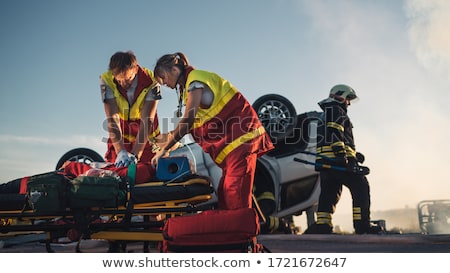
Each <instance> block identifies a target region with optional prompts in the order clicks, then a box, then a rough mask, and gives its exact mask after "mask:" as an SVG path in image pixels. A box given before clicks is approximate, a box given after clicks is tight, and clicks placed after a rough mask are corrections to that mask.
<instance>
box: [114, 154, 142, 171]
mask: <svg viewBox="0 0 450 273" xmlns="http://www.w3.org/2000/svg"><path fill="white" fill-rule="evenodd" d="M131 163H137V158H136V156H135V155H133V154H132V153H129V152H127V151H126V150H121V151H120V152H119V153H118V154H117V158H116V162H115V163H114V165H115V166H116V167H127V166H128V165H130V164H131Z"/></svg>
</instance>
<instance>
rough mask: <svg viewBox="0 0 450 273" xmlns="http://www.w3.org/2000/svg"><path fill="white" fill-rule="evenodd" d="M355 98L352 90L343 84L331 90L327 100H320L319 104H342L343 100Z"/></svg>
mask: <svg viewBox="0 0 450 273" xmlns="http://www.w3.org/2000/svg"><path fill="white" fill-rule="evenodd" d="M356 98H358V97H357V96H356V93H355V90H353V88H351V87H350V86H348V85H345V84H338V85H335V86H333V88H331V90H330V95H329V96H328V98H326V99H324V100H322V101H321V102H319V104H323V103H327V102H332V101H335V102H338V103H344V102H345V100H354V99H356Z"/></svg>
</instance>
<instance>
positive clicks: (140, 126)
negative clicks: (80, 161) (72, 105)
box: [100, 51, 161, 167]
mask: <svg viewBox="0 0 450 273" xmlns="http://www.w3.org/2000/svg"><path fill="white" fill-rule="evenodd" d="M100 89H101V94H102V100H103V103H104V107H105V113H106V119H107V122H108V133H109V138H108V149H107V151H106V154H105V159H106V161H108V162H114V163H115V165H116V167H123V166H128V165H129V164H131V163H133V162H134V163H137V162H138V161H142V162H150V161H151V159H152V157H153V155H154V149H156V148H157V147H156V146H155V145H156V144H154V143H155V142H154V139H155V137H157V136H158V135H159V126H158V116H157V113H156V108H157V104H158V100H160V99H161V95H160V85H159V84H158V83H157V82H156V81H155V79H154V77H153V72H152V71H151V70H149V69H147V68H145V67H141V66H139V64H138V62H137V59H136V56H135V55H134V53H133V52H131V51H128V52H116V53H115V54H114V55H112V56H111V59H110V62H109V69H108V71H106V72H105V73H103V74H102V75H101V76H100ZM152 149H153V151H152Z"/></svg>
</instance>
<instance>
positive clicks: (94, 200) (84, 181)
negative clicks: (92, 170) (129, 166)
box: [67, 176, 127, 209]
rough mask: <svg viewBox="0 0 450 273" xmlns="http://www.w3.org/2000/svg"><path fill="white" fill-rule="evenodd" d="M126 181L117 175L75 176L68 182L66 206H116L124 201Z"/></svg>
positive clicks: (75, 207)
mask: <svg viewBox="0 0 450 273" xmlns="http://www.w3.org/2000/svg"><path fill="white" fill-rule="evenodd" d="M126 193H127V183H126V181H122V179H121V178H120V177H117V176H77V177H76V178H74V179H72V180H71V181H70V183H69V188H68V192H67V199H68V207H69V208H73V209H83V208H92V207H100V208H117V207H118V206H121V205H124V204H125V202H126Z"/></svg>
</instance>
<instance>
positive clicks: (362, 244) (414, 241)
mask: <svg viewBox="0 0 450 273" xmlns="http://www.w3.org/2000/svg"><path fill="white" fill-rule="evenodd" d="M44 239H45V236H44V234H33V235H21V236H16V237H12V238H1V237H0V247H1V248H0V253H45V252H47V250H46V247H45V244H44V243H42V240H44ZM258 242H259V243H261V244H263V245H264V246H265V247H266V249H267V251H268V252H272V253H450V234H446V235H422V234H383V235H352V234H346V235H337V234H336V235H335V234H333V235H310V234H308V235H306V234H305V235H285V234H280V235H278V234H274V235H260V236H258ZM108 247H109V243H108V242H107V241H104V240H82V241H81V243H80V250H81V251H82V252H88V253H105V252H107V251H108ZM150 247H151V248H150V252H157V251H158V250H157V248H156V246H155V245H151V246H150ZM51 248H52V250H53V251H54V252H56V253H73V252H75V249H76V243H67V242H61V243H54V244H51ZM126 251H127V252H143V244H142V243H141V242H132V243H128V244H127V247H126Z"/></svg>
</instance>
